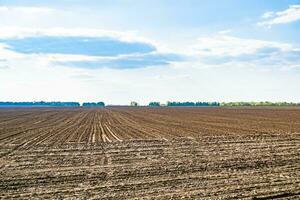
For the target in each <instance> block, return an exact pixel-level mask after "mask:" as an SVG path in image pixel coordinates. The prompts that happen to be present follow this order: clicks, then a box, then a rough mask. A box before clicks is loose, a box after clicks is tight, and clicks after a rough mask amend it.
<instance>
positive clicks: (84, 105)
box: [82, 102, 105, 107]
mask: <svg viewBox="0 0 300 200" xmlns="http://www.w3.org/2000/svg"><path fill="white" fill-rule="evenodd" d="M82 106H83V107H103V106H105V104H104V102H97V103H95V102H85V103H83V104H82Z"/></svg>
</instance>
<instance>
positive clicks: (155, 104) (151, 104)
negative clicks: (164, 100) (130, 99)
mask: <svg viewBox="0 0 300 200" xmlns="http://www.w3.org/2000/svg"><path fill="white" fill-rule="evenodd" d="M149 106H160V102H150V103H149Z"/></svg>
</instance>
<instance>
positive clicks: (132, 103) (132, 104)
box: [130, 101, 139, 106]
mask: <svg viewBox="0 0 300 200" xmlns="http://www.w3.org/2000/svg"><path fill="white" fill-rule="evenodd" d="M138 105H139V104H138V103H137V102H135V101H132V102H130V106H138Z"/></svg>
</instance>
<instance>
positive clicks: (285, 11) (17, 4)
mask: <svg viewBox="0 0 300 200" xmlns="http://www.w3.org/2000/svg"><path fill="white" fill-rule="evenodd" d="M299 35H300V1H299V0H297V1H296V0H293V1H292V0H281V1H273V0H266V1H260V0H251V1H250V0H245V1H236V0H226V1H225V0H218V1H217V0H210V1H206V0H203V1H198V0H179V1H176V2H174V1H171V0H163V1H162V0H160V1H158V0H153V1H145V0H122V1H121V0H113V1H112V0H102V1H101V0H99V1H92V0H91V1H88V2H87V1H83V0H59V1H55V0H51V1H47V0H46V1H37V0H36V1H33V0H29V1H26V0H9V1H8V0H2V1H1V0H0V101H38V100H46V101H52V100H53V101H81V102H82V101H99V100H103V101H105V102H107V103H111V104H128V102H130V101H131V100H135V101H138V102H140V103H141V104H146V103H148V102H149V101H161V102H165V101H167V100H171V101H173V100H174V101H241V100H243V101H262V100H269V101H295V102H300V93H299V92H298V91H300V37H299Z"/></svg>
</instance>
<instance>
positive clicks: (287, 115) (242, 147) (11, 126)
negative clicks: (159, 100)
mask: <svg viewBox="0 0 300 200" xmlns="http://www.w3.org/2000/svg"><path fill="white" fill-rule="evenodd" d="M0 198H2V199H17V198H19V199H74V198H76V199H171V198H172V199H275V198H276V199H300V109H299V108H169V107H168V108H146V107H145V108H143V107H137V108H130V107H107V108H90V109H88V108H0Z"/></svg>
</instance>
